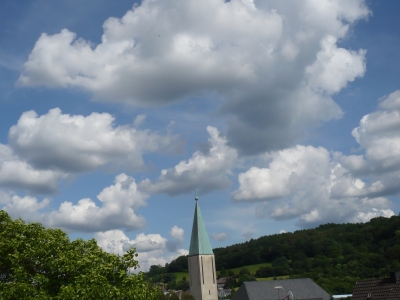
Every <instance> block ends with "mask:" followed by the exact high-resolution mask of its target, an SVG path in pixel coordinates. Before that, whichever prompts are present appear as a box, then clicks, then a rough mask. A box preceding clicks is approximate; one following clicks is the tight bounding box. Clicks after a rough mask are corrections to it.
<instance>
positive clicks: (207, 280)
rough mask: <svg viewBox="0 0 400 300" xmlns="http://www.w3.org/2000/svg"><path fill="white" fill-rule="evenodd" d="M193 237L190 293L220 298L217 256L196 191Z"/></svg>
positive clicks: (201, 298) (202, 298)
mask: <svg viewBox="0 0 400 300" xmlns="http://www.w3.org/2000/svg"><path fill="white" fill-rule="evenodd" d="M195 200H196V206H195V210H194V219H193V228H192V237H191V239H190V249H189V258H188V265H189V277H190V283H189V284H190V293H191V294H192V295H193V296H194V297H195V298H196V300H218V290H217V276H216V272H215V258H214V253H213V251H212V248H211V244H210V240H209V239H208V234H207V231H206V227H205V225H204V221H203V217H202V215H201V211H200V207H199V203H198V200H199V198H198V197H197V191H196V197H195Z"/></svg>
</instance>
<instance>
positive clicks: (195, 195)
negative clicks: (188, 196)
mask: <svg viewBox="0 0 400 300" xmlns="http://www.w3.org/2000/svg"><path fill="white" fill-rule="evenodd" d="M197 192H198V190H197V188H196V189H195V190H194V200H196V201H197V200H199V196H198V195H197Z"/></svg>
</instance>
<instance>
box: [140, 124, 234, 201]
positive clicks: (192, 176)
mask: <svg viewBox="0 0 400 300" xmlns="http://www.w3.org/2000/svg"><path fill="white" fill-rule="evenodd" d="M207 131H208V133H209V135H210V138H209V140H208V141H209V143H210V149H209V152H208V153H202V152H200V151H196V152H195V153H194V154H193V155H192V157H191V158H190V159H189V160H188V161H181V162H180V163H179V164H177V165H176V166H175V167H174V168H171V169H164V170H162V171H161V175H160V176H159V178H158V180H157V181H155V182H152V181H150V180H149V179H146V180H143V181H142V182H140V184H139V188H140V189H141V190H144V191H146V192H148V193H167V194H170V195H177V194H180V193H184V192H188V191H193V190H194V189H195V188H196V187H199V188H200V189H201V190H202V191H203V192H209V191H212V190H214V189H223V188H227V187H228V186H229V185H230V184H231V182H230V180H229V175H230V174H231V168H232V167H233V164H234V163H235V161H236V159H237V152H236V150H234V149H232V148H230V147H228V146H227V145H226V140H225V139H224V138H223V137H221V136H220V135H219V132H218V130H217V129H216V128H214V127H211V126H208V127H207Z"/></svg>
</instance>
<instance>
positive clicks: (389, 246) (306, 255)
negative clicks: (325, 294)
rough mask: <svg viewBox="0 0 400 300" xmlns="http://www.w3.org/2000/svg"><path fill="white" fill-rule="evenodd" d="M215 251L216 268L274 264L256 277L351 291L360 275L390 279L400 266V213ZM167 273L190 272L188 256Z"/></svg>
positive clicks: (180, 259) (279, 235)
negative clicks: (303, 281) (284, 277)
mask: <svg viewBox="0 0 400 300" xmlns="http://www.w3.org/2000/svg"><path fill="white" fill-rule="evenodd" d="M214 254H215V261H216V265H217V270H221V269H225V270H227V269H232V268H238V267H243V266H248V265H253V264H259V263H271V266H265V267H262V268H260V269H259V270H258V271H257V272H256V274H254V275H255V276H256V277H270V276H282V275H290V276H291V277H309V278H312V279H314V280H315V281H317V283H319V284H321V285H322V286H325V288H327V289H328V290H330V291H331V292H337V293H340V292H351V290H352V288H353V287H354V285H353V283H354V282H355V280H357V279H363V278H373V277H385V276H388V275H389V272H390V271H393V270H394V269H400V216H393V217H391V218H384V217H379V218H374V219H371V220H370V221H369V222H367V223H358V224H325V225H320V226H319V227H317V228H314V229H307V230H299V231H295V232H293V233H282V234H275V235H270V236H263V237H260V238H258V239H251V240H250V241H248V242H245V243H241V244H236V245H232V246H228V247H225V248H216V249H214ZM165 271H166V272H185V271H187V258H186V257H184V256H181V257H179V258H177V259H176V260H175V261H172V262H171V263H170V264H167V265H166V266H165ZM332 278H336V279H335V280H334V282H332ZM332 284H333V285H334V284H337V285H338V286H336V287H335V286H332ZM327 285H329V287H327Z"/></svg>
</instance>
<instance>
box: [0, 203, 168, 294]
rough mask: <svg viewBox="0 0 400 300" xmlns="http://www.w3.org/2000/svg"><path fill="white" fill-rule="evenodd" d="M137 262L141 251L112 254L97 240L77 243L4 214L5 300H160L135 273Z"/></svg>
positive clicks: (0, 276) (0, 269)
mask: <svg viewBox="0 0 400 300" xmlns="http://www.w3.org/2000/svg"><path fill="white" fill-rule="evenodd" d="M136 257H137V254H136V253H135V249H130V250H128V251H127V252H126V253H125V254H124V255H122V256H117V255H114V254H109V253H107V252H104V251H103V250H102V249H101V248H100V247H99V246H98V245H97V243H96V241H95V240H94V239H92V240H89V241H84V240H82V239H78V240H75V241H72V242H71V241H70V240H69V238H68V236H67V234H66V233H65V232H63V231H62V230H60V229H46V228H44V227H43V226H42V225H41V224H39V223H30V224H25V223H24V222H23V221H22V220H14V221H13V220H11V218H10V217H9V216H8V214H7V213H6V212H5V211H2V210H0V296H1V297H0V298H1V299H5V300H6V299H60V300H62V299H143V300H145V299H146V300H151V299H157V298H158V297H159V296H160V294H161V290H160V289H159V288H158V287H154V286H152V285H150V284H149V283H147V282H146V281H145V280H144V278H143V274H141V273H139V274H138V275H136V274H129V270H132V269H136V268H138V267H139V266H138V262H137V260H136Z"/></svg>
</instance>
